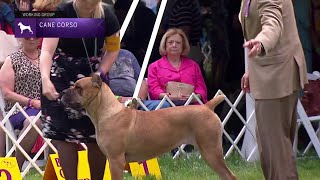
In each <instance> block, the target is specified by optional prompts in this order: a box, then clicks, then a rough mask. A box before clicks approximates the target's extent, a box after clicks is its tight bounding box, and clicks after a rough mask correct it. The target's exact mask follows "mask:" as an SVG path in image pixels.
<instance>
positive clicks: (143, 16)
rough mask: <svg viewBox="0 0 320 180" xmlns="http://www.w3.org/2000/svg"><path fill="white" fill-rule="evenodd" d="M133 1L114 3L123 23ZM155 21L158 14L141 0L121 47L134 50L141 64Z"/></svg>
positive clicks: (120, 0)
mask: <svg viewBox="0 0 320 180" xmlns="http://www.w3.org/2000/svg"><path fill="white" fill-rule="evenodd" d="M131 3H132V0H117V1H116V3H115V4H114V9H115V12H116V15H117V17H118V19H119V22H120V24H122V23H123V21H124V19H125V17H126V15H127V12H128V11H129V8H130V6H131ZM155 21H156V15H155V14H154V13H153V11H152V10H151V9H149V8H147V7H146V5H145V3H144V2H141V1H140V2H139V3H138V5H137V7H136V9H135V12H134V14H133V17H132V19H131V21H130V24H129V26H128V28H127V31H126V33H125V35H124V38H123V39H122V41H121V47H122V48H124V49H127V50H129V51H130V52H132V54H134V56H135V57H136V58H137V59H138V62H139V65H140V66H142V63H143V60H144V56H145V54H146V51H147V47H148V44H149V40H150V37H151V33H152V30H153V26H154V23H155Z"/></svg>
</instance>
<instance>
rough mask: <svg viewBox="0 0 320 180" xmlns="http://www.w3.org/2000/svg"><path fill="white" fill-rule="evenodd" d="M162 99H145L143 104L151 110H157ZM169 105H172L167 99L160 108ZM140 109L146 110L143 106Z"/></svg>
mask: <svg viewBox="0 0 320 180" xmlns="http://www.w3.org/2000/svg"><path fill="white" fill-rule="evenodd" d="M160 102H161V100H145V101H143V104H144V105H145V106H146V107H147V108H148V109H149V110H150V111H151V110H155V109H156V108H157V107H158V105H159V104H160ZM167 107H171V105H170V103H168V102H167V101H165V102H164V103H163V104H162V106H161V108H160V109H163V108H167ZM139 109H140V110H144V109H143V108H141V107H140V108H139Z"/></svg>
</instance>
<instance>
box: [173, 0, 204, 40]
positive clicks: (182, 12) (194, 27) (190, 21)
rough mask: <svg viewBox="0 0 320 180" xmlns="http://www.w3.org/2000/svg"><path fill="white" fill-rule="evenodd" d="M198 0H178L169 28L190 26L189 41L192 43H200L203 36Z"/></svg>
mask: <svg viewBox="0 0 320 180" xmlns="http://www.w3.org/2000/svg"><path fill="white" fill-rule="evenodd" d="M200 15H201V14H200V4H199V2H198V0H178V1H177V2H176V4H175V5H174V6H173V8H172V11H171V14H170V18H169V28H172V27H176V28H179V27H183V26H189V27H190V32H189V35H187V36H188V37H189V42H190V44H191V45H196V44H197V43H199V40H200V36H201V16H200Z"/></svg>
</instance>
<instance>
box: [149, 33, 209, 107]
mask: <svg viewBox="0 0 320 180" xmlns="http://www.w3.org/2000/svg"><path fill="white" fill-rule="evenodd" d="M159 49H160V54H161V55H162V58H161V59H159V60H157V61H156V62H154V63H152V64H150V66H149V68H148V87H149V95H150V98H151V99H153V100H156V99H162V98H163V97H164V96H165V95H167V96H169V98H170V99H171V100H173V101H183V102H184V101H186V100H187V98H188V97H184V96H177V97H173V96H171V95H170V94H167V93H166V89H165V86H166V84H167V82H169V81H176V82H183V83H187V84H190V85H192V86H194V93H195V94H196V95H197V96H198V97H199V98H200V99H201V100H202V101H203V102H207V88H206V85H205V83H204V79H203V77H202V74H201V70H200V68H199V65H198V64H197V63H195V62H194V61H193V60H192V59H189V58H187V57H186V55H187V54H188V53H189V50H190V46H189V42H188V39H187V37H186V35H185V33H184V32H183V31H182V30H181V29H177V28H172V29H169V30H168V31H167V32H166V33H165V34H164V36H163V37H162V39H161V43H160V47H159Z"/></svg>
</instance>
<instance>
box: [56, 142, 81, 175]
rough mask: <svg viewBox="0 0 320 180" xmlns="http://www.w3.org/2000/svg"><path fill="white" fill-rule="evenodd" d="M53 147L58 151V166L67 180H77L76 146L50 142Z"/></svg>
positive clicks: (67, 143) (68, 143)
mask: <svg viewBox="0 0 320 180" xmlns="http://www.w3.org/2000/svg"><path fill="white" fill-rule="evenodd" d="M52 143H53V145H54V146H55V147H56V148H57V150H58V155H59V159H60V164H61V166H62V169H63V174H64V177H65V179H67V180H77V172H78V150H77V148H78V146H77V144H75V143H70V142H66V141H59V140H52Z"/></svg>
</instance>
